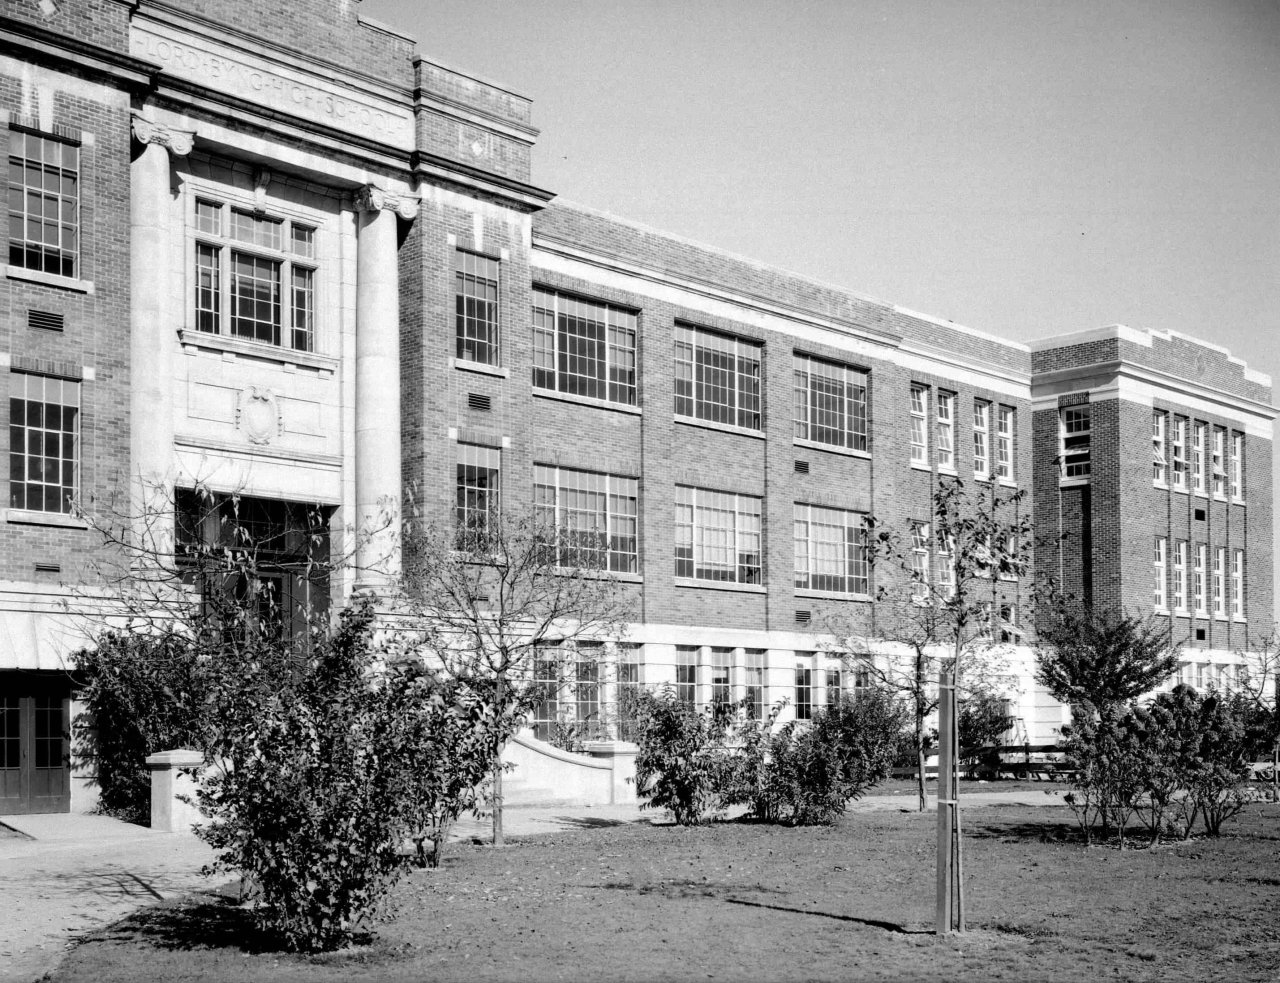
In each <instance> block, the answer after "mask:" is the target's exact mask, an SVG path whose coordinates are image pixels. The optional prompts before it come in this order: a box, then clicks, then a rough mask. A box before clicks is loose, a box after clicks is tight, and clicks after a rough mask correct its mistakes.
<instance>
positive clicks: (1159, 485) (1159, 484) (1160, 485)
mask: <svg viewBox="0 0 1280 983" xmlns="http://www.w3.org/2000/svg"><path fill="white" fill-rule="evenodd" d="M1151 487H1152V488H1156V489H1159V490H1160V491H1168V490H1169V484H1168V482H1165V481H1153V482H1151Z"/></svg>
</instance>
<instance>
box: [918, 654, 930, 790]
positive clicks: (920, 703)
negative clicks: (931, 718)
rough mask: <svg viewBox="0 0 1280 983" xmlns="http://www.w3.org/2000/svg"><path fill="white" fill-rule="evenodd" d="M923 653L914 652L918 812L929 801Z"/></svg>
mask: <svg viewBox="0 0 1280 983" xmlns="http://www.w3.org/2000/svg"><path fill="white" fill-rule="evenodd" d="M925 683H926V680H925V678H924V653H923V652H921V651H919V650H918V649H917V651H916V706H915V711H916V789H917V791H918V792H919V799H920V801H919V811H920V812H924V811H925V810H926V809H928V808H929V799H928V796H927V795H926V794H925V784H924V757H925V755H924V701H925V689H924V687H925Z"/></svg>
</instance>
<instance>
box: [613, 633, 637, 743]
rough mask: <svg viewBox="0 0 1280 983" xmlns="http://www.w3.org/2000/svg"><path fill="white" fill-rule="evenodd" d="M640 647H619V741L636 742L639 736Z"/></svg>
mask: <svg viewBox="0 0 1280 983" xmlns="http://www.w3.org/2000/svg"><path fill="white" fill-rule="evenodd" d="M640 693H641V681H640V646H638V645H625V644H624V645H619V646H618V739H619V740H623V741H634V740H635V739H636V738H637V737H638V736H639V720H638V716H639V713H638V710H639V705H640Z"/></svg>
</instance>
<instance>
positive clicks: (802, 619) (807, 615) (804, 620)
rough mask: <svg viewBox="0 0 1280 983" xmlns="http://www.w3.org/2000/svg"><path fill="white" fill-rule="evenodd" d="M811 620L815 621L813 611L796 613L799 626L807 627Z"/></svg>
mask: <svg viewBox="0 0 1280 983" xmlns="http://www.w3.org/2000/svg"><path fill="white" fill-rule="evenodd" d="M811 620H813V612H812V611H797V612H796V624H797V625H807V624H808V623H809V622H810V621H811Z"/></svg>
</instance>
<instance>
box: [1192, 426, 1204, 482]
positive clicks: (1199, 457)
mask: <svg viewBox="0 0 1280 983" xmlns="http://www.w3.org/2000/svg"><path fill="white" fill-rule="evenodd" d="M1204 436H1205V433H1204V424H1203V423H1201V422H1200V421H1199V420H1197V421H1196V423H1195V425H1194V426H1193V427H1192V430H1191V475H1192V480H1193V482H1194V484H1195V491H1196V494H1197V495H1203V494H1204V493H1205V484H1204Z"/></svg>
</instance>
